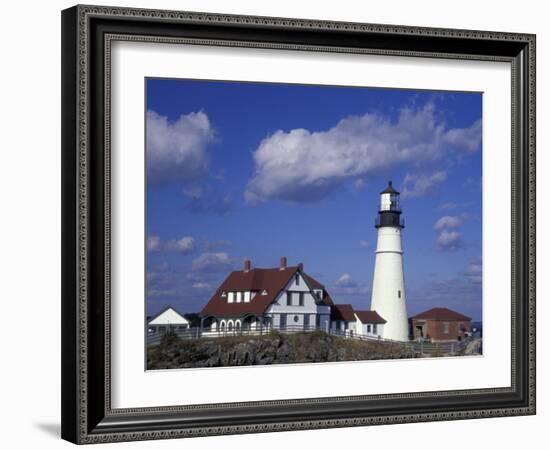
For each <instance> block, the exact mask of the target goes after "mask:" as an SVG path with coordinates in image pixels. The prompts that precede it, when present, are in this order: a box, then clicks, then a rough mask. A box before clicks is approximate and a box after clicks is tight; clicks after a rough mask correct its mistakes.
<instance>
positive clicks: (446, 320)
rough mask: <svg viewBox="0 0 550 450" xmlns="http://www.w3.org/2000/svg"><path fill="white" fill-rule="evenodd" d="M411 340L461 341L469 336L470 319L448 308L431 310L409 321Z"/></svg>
mask: <svg viewBox="0 0 550 450" xmlns="http://www.w3.org/2000/svg"><path fill="white" fill-rule="evenodd" d="M409 322H410V328H411V334H412V337H413V339H415V340H419V339H427V340H430V341H431V342H453V341H461V340H462V339H464V338H466V337H468V336H469V335H470V334H471V329H472V325H471V323H472V319H471V318H470V317H467V316H465V315H463V314H460V313H458V312H456V311H453V310H451V309H449V308H432V309H429V310H428V311H424V312H422V313H420V314H417V315H416V316H413V317H411V318H410V319H409Z"/></svg>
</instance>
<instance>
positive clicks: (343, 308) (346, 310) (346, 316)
mask: <svg viewBox="0 0 550 450" xmlns="http://www.w3.org/2000/svg"><path fill="white" fill-rule="evenodd" d="M330 320H345V321H347V322H355V315H354V314H353V306H351V305H332V306H331V307H330Z"/></svg>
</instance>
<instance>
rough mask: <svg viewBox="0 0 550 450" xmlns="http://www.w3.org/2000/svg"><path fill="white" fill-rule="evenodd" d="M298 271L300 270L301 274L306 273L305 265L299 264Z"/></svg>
mask: <svg viewBox="0 0 550 450" xmlns="http://www.w3.org/2000/svg"><path fill="white" fill-rule="evenodd" d="M298 270H300V272H303V271H304V263H298Z"/></svg>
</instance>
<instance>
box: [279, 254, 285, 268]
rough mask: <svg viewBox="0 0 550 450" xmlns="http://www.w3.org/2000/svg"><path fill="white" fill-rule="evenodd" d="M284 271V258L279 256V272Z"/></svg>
mask: <svg viewBox="0 0 550 450" xmlns="http://www.w3.org/2000/svg"><path fill="white" fill-rule="evenodd" d="M285 269H286V256H281V262H280V264H279V270H285Z"/></svg>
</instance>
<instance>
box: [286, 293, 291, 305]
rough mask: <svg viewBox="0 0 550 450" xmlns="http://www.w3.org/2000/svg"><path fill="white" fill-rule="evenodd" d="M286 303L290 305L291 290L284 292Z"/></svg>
mask: <svg viewBox="0 0 550 450" xmlns="http://www.w3.org/2000/svg"><path fill="white" fill-rule="evenodd" d="M286 305H287V306H292V292H287V293H286Z"/></svg>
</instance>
